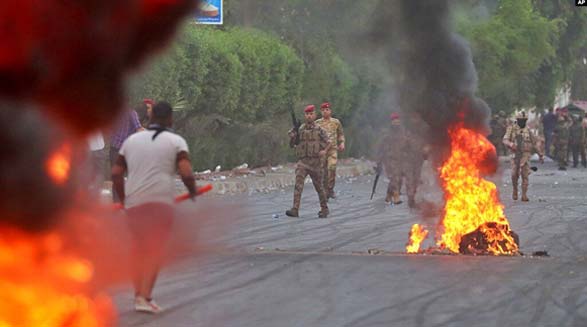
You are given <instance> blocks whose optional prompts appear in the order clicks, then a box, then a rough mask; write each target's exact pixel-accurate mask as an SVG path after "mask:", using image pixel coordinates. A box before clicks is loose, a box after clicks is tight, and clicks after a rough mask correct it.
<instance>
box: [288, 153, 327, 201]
mask: <svg viewBox="0 0 587 327" xmlns="http://www.w3.org/2000/svg"><path fill="white" fill-rule="evenodd" d="M321 163H322V162H321V160H320V159H319V158H312V159H304V160H300V161H299V162H298V164H297V167H296V184H295V187H294V198H293V208H294V209H297V210H299V209H300V202H301V200H302V192H303V191H304V182H305V180H306V176H308V175H310V178H311V179H312V184H314V189H315V190H316V193H318V199H319V200H320V208H321V209H322V210H328V205H327V204H326V193H324V189H323V188H322V185H323V184H322V173H321V170H322V165H321Z"/></svg>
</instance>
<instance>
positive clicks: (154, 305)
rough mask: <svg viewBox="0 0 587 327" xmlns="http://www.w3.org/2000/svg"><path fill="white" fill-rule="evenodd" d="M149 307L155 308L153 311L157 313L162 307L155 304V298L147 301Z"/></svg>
mask: <svg viewBox="0 0 587 327" xmlns="http://www.w3.org/2000/svg"><path fill="white" fill-rule="evenodd" d="M147 302H148V303H149V304H150V305H151V307H152V308H153V310H155V313H159V312H162V311H163V308H161V307H160V306H159V304H157V302H155V300H153V299H151V301H147Z"/></svg>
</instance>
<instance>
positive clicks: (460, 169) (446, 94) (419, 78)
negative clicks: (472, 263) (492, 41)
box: [372, 0, 519, 255]
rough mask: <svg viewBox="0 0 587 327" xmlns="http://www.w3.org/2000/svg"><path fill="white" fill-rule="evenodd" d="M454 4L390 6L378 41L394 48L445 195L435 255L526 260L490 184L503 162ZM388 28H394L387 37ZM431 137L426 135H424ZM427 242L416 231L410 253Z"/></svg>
mask: <svg viewBox="0 0 587 327" xmlns="http://www.w3.org/2000/svg"><path fill="white" fill-rule="evenodd" d="M450 5H451V2H450V1H448V0H437V1H411V0H401V1H396V2H382V3H381V5H380V6H381V7H380V8H379V10H378V11H377V12H378V15H379V17H378V20H377V22H376V25H375V27H374V32H373V33H372V36H373V37H374V38H375V43H377V44H383V45H386V46H387V49H385V51H386V52H387V53H389V57H388V59H389V65H390V67H391V73H392V75H393V76H396V84H397V85H398V86H397V87H396V88H395V89H397V90H398V91H397V92H396V93H397V94H398V103H399V105H400V110H401V111H403V112H405V113H407V114H412V115H416V116H418V117H420V118H421V120H422V121H423V122H424V123H425V124H426V125H427V127H428V129H427V133H428V135H424V136H423V137H424V138H425V139H426V142H427V143H428V144H430V145H431V156H429V158H431V159H432V161H433V163H434V165H435V166H436V167H437V169H438V173H439V177H440V181H441V185H442V188H443V191H444V200H445V206H444V211H443V217H442V218H441V220H440V222H439V225H438V227H437V228H436V236H435V240H436V246H437V248H436V249H435V250H441V251H442V250H448V251H450V252H452V253H474V254H492V255H515V254H518V253H519V251H518V241H517V235H515V233H513V232H512V231H511V230H510V227H509V223H508V221H507V219H506V217H505V215H504V212H503V205H502V204H501V203H500V201H499V197H498V193H497V187H496V186H495V184H493V183H491V182H490V181H488V180H486V179H485V178H484V177H486V176H488V175H491V174H493V173H495V171H496V169H497V155H496V152H495V148H494V147H493V145H492V144H491V143H490V142H489V141H488V140H487V139H486V137H485V136H486V135H487V134H488V132H489V127H488V120H489V113H490V110H489V108H488V106H487V104H486V103H485V102H484V101H483V100H481V99H479V98H477V97H476V96H475V92H476V91H477V73H476V70H475V66H474V64H473V60H472V55H471V52H470V49H469V46H468V44H467V43H466V41H465V40H464V39H463V38H461V37H460V36H459V35H457V34H455V33H454V32H453V31H452V27H451V23H450V22H451V19H450V18H451V16H450V14H451V10H450V9H451V8H450ZM381 26H386V27H389V28H388V30H387V31H386V32H385V33H382V32H381ZM420 134H424V133H420ZM426 236H427V233H426V231H425V230H424V229H423V227H421V226H419V225H414V226H413V227H412V231H411V233H410V238H409V241H408V244H407V249H406V250H407V251H408V252H410V253H417V252H419V251H420V245H421V243H422V241H423V240H424V238H425V237H426Z"/></svg>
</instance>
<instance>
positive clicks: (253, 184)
mask: <svg viewBox="0 0 587 327" xmlns="http://www.w3.org/2000/svg"><path fill="white" fill-rule="evenodd" d="M284 170H285V169H284ZM286 170H288V171H285V172H284V171H280V172H269V173H266V174H265V176H254V175H248V176H239V177H231V178H229V179H227V180H225V181H211V182H208V183H211V184H212V186H213V187H214V189H213V190H212V194H220V195H222V194H242V193H249V194H251V193H254V192H262V193H269V192H273V191H277V190H281V189H285V188H287V187H293V185H294V183H295V174H294V170H293V169H286ZM336 172H337V177H338V178H350V177H357V176H362V175H368V174H371V173H373V163H371V162H369V161H363V160H356V161H354V162H352V163H350V164H344V165H341V166H339V167H338V169H337V171H336ZM310 182H311V180H310V178H309V177H308V178H306V183H310ZM199 183H206V182H205V181H199Z"/></svg>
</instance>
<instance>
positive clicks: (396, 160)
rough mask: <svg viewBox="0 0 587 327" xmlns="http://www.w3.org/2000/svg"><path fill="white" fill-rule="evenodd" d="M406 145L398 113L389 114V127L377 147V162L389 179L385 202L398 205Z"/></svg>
mask: <svg viewBox="0 0 587 327" xmlns="http://www.w3.org/2000/svg"><path fill="white" fill-rule="evenodd" d="M405 144H406V133H405V130H404V128H403V126H402V125H401V122H400V116H399V114H398V113H395V112H394V113H392V114H391V126H390V128H389V130H388V131H387V133H386V135H385V137H384V138H383V140H382V141H381V144H380V145H379V153H378V162H381V163H383V167H384V168H385V173H386V174H387V177H388V178H389V185H388V187H387V195H386V197H385V202H387V203H393V204H400V203H402V201H401V200H400V198H399V188H400V185H401V180H402V174H403V172H402V168H403V155H404V154H403V151H404V148H405Z"/></svg>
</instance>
